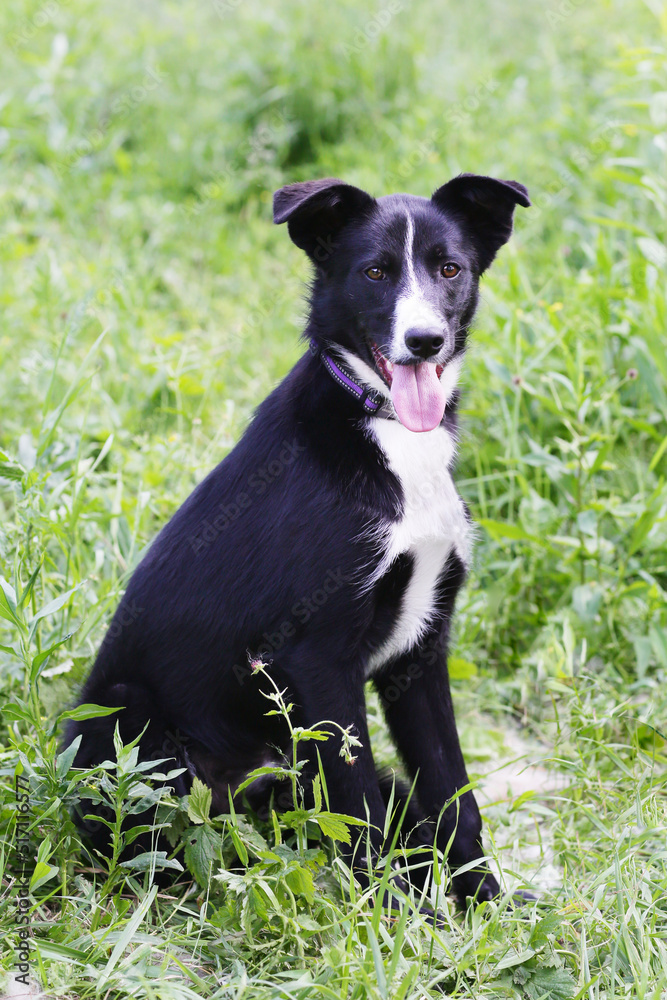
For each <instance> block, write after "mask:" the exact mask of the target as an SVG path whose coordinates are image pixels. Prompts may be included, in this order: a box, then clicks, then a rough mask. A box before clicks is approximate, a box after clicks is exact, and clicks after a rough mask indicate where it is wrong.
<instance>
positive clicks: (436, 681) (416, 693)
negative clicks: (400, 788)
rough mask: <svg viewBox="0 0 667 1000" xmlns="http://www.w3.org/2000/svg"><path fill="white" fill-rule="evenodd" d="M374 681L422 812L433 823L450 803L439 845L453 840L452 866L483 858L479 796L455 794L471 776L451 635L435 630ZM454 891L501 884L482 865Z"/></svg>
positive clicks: (479, 891) (480, 892)
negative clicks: (451, 666)
mask: <svg viewBox="0 0 667 1000" xmlns="http://www.w3.org/2000/svg"><path fill="white" fill-rule="evenodd" d="M374 679H375V684H376V687H377V689H378V692H379V694H380V698H381V701H382V704H383V707H384V711H385V715H386V718H387V723H388V725H389V728H390V729H391V732H392V734H393V736H394V739H395V740H396V744H397V746H398V749H399V751H400V753H401V756H402V757H403V760H404V761H405V763H406V766H407V767H408V770H409V772H410V774H411V775H412V776H413V777H414V776H415V775H416V776H417V784H416V792H417V797H418V800H419V805H420V806H421V808H422V810H423V811H424V813H425V814H426V816H427V817H428V818H429V820H431V821H432V822H434V821H436V820H437V819H438V817H439V816H440V813H441V812H442V810H443V807H444V806H445V805H446V803H447V802H450V803H451V804H450V805H449V806H448V807H447V809H446V810H445V811H444V813H443V815H442V817H441V819H440V825H439V828H438V834H437V842H438V847H439V848H440V850H443V851H444V850H445V849H446V847H447V845H448V844H449V841H450V839H451V840H452V843H451V846H450V848H449V865H450V867H451V868H452V869H453V870H455V869H456V868H459V867H461V866H462V865H465V864H468V863H469V862H471V861H475V860H476V859H477V858H481V857H482V856H483V854H484V850H483V847H482V839H481V833H482V821H481V817H480V813H479V809H478V807H477V803H476V802H475V797H474V795H473V794H472V791H466V792H463V793H462V794H461V795H460V796H458V797H456V796H457V792H458V791H459V790H460V789H461V788H464V787H465V786H466V785H467V784H468V775H467V773H466V768H465V763H464V761H463V754H462V752H461V746H460V743H459V737H458V733H457V730H456V721H455V718H454V708H453V705H452V698H451V692H450V687H449V674H448V671H447V657H446V635H442V636H439V635H436V634H431V635H430V636H428V637H427V638H426V640H425V641H424V642H423V643H422V644H421V645H420V646H419V647H417V648H416V649H414V650H412V652H411V653H408V654H406V655H405V656H402V657H401V658H400V659H398V660H394V661H393V662H392V663H391V664H390V665H388V666H387V667H386V668H385V669H384V670H383V671H382V672H381V673H380V674H378V675H376V677H375V678H374ZM452 800H454V801H452ZM452 835H453V837H452ZM454 891H455V892H456V895H457V896H458V897H459V899H460V900H461V901H463V900H464V899H465V898H466V897H467V896H475V897H476V898H477V899H479V900H482V899H492V898H493V897H494V896H497V895H498V893H499V887H498V883H497V882H496V880H495V878H494V877H493V875H491V874H490V872H489V871H488V869H487V868H486V865H485V864H483V863H482V864H480V866H479V867H475V868H473V869H471V870H469V871H467V872H465V873H464V874H463V875H461V876H459V877H458V878H456V879H455V880H454Z"/></svg>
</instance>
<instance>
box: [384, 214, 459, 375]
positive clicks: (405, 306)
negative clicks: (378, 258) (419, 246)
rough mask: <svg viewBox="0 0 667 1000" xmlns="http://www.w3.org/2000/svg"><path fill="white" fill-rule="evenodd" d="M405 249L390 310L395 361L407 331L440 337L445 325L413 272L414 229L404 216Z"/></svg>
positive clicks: (402, 347) (410, 217)
mask: <svg viewBox="0 0 667 1000" xmlns="http://www.w3.org/2000/svg"><path fill="white" fill-rule="evenodd" d="M405 217H406V222H407V225H406V229H405V245H404V248H403V267H404V270H405V276H406V281H405V283H404V285H403V286H402V288H401V291H400V294H399V296H398V298H397V299H396V305H395V306H394V321H393V337H392V349H393V353H394V357H395V358H396V359H398V358H400V357H404V356H405V354H406V348H405V335H406V333H407V332H408V330H412V329H418V330H433V329H435V330H440V331H442V332H443V333H444V332H445V330H446V326H447V324H446V323H445V320H444V318H443V317H442V316H440V315H439V314H438V312H437V311H436V310H435V309H434V307H433V306H432V305H431V303H430V302H429V301H428V299H427V298H426V295H425V294H424V289H423V288H422V287H421V286H420V284H419V281H418V279H417V274H416V272H415V261H414V238H415V227H414V223H413V221H412V216H411V215H410V213H409V212H406V213H405Z"/></svg>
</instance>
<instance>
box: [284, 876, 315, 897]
mask: <svg viewBox="0 0 667 1000" xmlns="http://www.w3.org/2000/svg"><path fill="white" fill-rule="evenodd" d="M285 882H286V883H287V885H288V886H289V887H290V889H291V890H292V892H293V893H294V894H295V895H297V896H303V897H304V898H305V900H306V902H308V903H313V902H314V900H315V885H314V883H313V875H312V872H310V871H308V869H307V868H293V869H292V871H291V872H288V873H287V875H286V876H285Z"/></svg>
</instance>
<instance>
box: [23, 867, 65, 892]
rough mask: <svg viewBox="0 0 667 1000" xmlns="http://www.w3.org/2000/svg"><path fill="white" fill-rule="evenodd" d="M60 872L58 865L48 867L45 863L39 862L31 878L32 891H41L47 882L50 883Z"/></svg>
mask: <svg viewBox="0 0 667 1000" xmlns="http://www.w3.org/2000/svg"><path fill="white" fill-rule="evenodd" d="M59 871H60V869H59V868H58V866H57V865H47V864H46V862H44V861H38V862H37V864H36V865H35V870H34V872H33V873H32V876H31V878H30V891H31V892H34V891H35V889H39V887H40V886H42V885H44V884H45V883H46V882H50V881H51V879H52V878H55V877H56V875H57V874H58V872H59Z"/></svg>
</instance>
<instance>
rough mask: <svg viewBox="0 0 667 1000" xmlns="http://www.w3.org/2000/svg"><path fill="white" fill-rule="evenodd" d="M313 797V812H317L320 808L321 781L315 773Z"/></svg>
mask: <svg viewBox="0 0 667 1000" xmlns="http://www.w3.org/2000/svg"><path fill="white" fill-rule="evenodd" d="M313 798H314V800H315V812H316V813H318V812H319V811H320V809H321V808H322V782H321V780H320V776H319V774H317V775H315V780H314V781H313Z"/></svg>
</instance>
